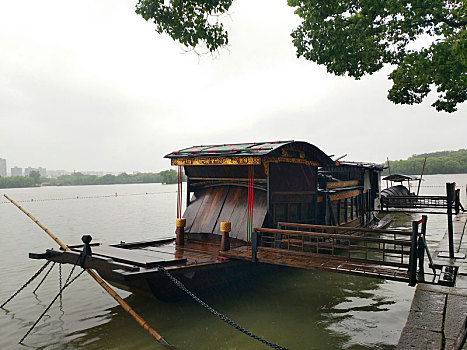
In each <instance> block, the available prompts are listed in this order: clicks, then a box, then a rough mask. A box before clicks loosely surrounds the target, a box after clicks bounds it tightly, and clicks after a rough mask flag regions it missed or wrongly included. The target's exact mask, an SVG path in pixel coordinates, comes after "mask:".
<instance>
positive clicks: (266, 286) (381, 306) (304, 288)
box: [69, 268, 410, 349]
mask: <svg viewBox="0 0 467 350" xmlns="http://www.w3.org/2000/svg"><path fill="white" fill-rule="evenodd" d="M385 284H386V282H384V281H382V280H376V279H371V278H361V277H357V276H348V275H343V274H335V273H328V272H312V271H298V270H294V269H289V268H279V269H275V270H273V271H272V272H271V274H270V276H261V277H257V278H255V279H251V280H248V281H243V282H242V283H240V284H230V285H227V286H223V287H218V288H216V289H211V290H208V291H204V292H202V293H200V294H199V295H200V297H201V298H202V299H203V300H204V301H206V302H207V303H208V304H209V305H211V306H213V307H214V308H215V309H217V310H218V311H220V312H223V313H225V314H226V315H227V316H229V317H231V318H232V319H233V320H235V321H236V322H237V323H239V324H240V325H242V326H243V327H245V328H247V329H248V330H250V331H252V332H253V333H255V334H257V335H259V336H261V337H264V338H266V339H268V340H270V341H272V342H275V343H278V344H280V345H282V346H286V347H289V348H291V349H342V348H349V349H366V348H372V349H375V348H376V349H391V348H393V344H395V343H396V342H397V338H398V334H399V332H400V330H399V332H396V333H395V334H391V332H390V331H388V330H387V329H390V328H394V319H393V317H388V318H387V320H384V319H381V317H374V316H373V314H375V313H380V312H382V311H384V312H385V313H388V312H390V310H391V308H393V307H394V305H395V304H397V303H400V300H399V299H400V295H399V296H397V297H395V298H393V296H394V295H393V296H391V295H388V294H387V293H386V294H383V295H382V293H381V292H382V290H384V285H385ZM391 287H393V286H391ZM401 287H402V289H406V287H405V286H403V285H401ZM409 294H410V293H409ZM407 297H408V299H409V300H410V296H407ZM127 301H128V302H129V304H130V305H132V307H133V308H134V309H135V310H136V311H137V312H140V313H141V314H142V316H143V317H144V318H145V319H146V320H147V321H148V322H149V323H150V324H151V325H152V326H153V327H154V328H155V329H156V330H158V331H159V332H160V333H161V334H162V335H163V336H164V337H165V338H166V339H167V340H169V341H171V342H173V343H174V344H175V345H176V346H177V347H178V348H180V349H262V348H265V349H266V348H267V347H266V346H264V345H262V344H261V343H259V342H257V341H256V340H253V339H251V338H249V337H247V336H245V335H243V334H241V333H239V332H238V331H236V330H234V329H233V328H231V327H229V326H227V325H226V324H224V323H223V322H221V321H220V320H219V319H218V318H216V317H215V316H213V315H212V314H210V313H209V312H208V311H207V310H205V309H203V307H202V306H200V305H198V304H196V303H195V302H194V301H193V300H192V299H190V298H189V297H186V298H182V299H179V300H176V301H170V302H161V301H157V300H149V299H147V298H144V297H138V296H134V295H132V296H130V297H128V298H127ZM389 306H390V307H391V308H389ZM406 316H407V315H406V314H405V316H402V318H401V320H402V325H403V323H405V318H406ZM107 317H108V320H107V321H109V322H106V323H104V324H101V325H99V326H96V327H92V328H89V329H86V330H84V331H78V332H73V333H71V334H70V335H69V337H70V338H73V339H72V340H71V341H70V346H75V347H78V348H81V347H84V346H86V348H90V349H103V348H112V349H120V348H122V349H145V348H148V349H149V348H150V347H151V348H152V347H153V346H154V341H153V340H152V339H151V337H150V336H149V335H147V334H146V333H145V331H144V330H142V329H140V327H139V326H138V325H137V324H136V323H135V322H134V321H133V320H132V319H131V318H130V317H129V316H128V315H127V314H126V313H125V312H124V311H123V310H122V309H121V308H120V307H113V308H111V309H110V310H109V313H108V314H107ZM386 322H387V323H386ZM116 330H118V331H116ZM354 332H358V334H354ZM372 332H377V333H379V335H375V336H373V337H372V336H371V334H367V333H372ZM381 332H386V333H387V334H384V335H383V337H384V338H385V339H384V342H381V344H380V343H379V339H381V336H382V334H381ZM391 337H392V339H390V338H391Z"/></svg>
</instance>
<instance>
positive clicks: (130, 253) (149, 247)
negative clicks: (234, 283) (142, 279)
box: [92, 235, 243, 269]
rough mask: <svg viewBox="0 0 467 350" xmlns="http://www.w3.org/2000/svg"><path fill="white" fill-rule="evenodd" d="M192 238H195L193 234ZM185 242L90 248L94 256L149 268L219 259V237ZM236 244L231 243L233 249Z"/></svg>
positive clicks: (238, 243)
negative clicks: (180, 244)
mask: <svg viewBox="0 0 467 350" xmlns="http://www.w3.org/2000/svg"><path fill="white" fill-rule="evenodd" d="M193 236H194V235H193ZM193 236H192V237H190V238H187V239H185V245H183V246H177V245H176V244H175V241H169V242H165V243H153V244H150V243H144V242H142V243H141V244H140V245H134V246H132V247H119V246H111V245H98V246H93V247H92V253H93V255H95V256H101V257H106V258H111V259H113V260H114V261H117V262H121V263H125V264H130V265H135V266H139V267H142V268H145V269H150V268H153V267H156V266H158V265H164V266H171V265H183V266H187V265H194V264H205V263H212V262H215V261H216V260H217V259H218V256H219V247H220V236H219V235H199V237H193ZM240 244H243V243H240V242H239V241H236V240H232V242H231V245H232V247H233V248H236V247H238V246H239V245H240Z"/></svg>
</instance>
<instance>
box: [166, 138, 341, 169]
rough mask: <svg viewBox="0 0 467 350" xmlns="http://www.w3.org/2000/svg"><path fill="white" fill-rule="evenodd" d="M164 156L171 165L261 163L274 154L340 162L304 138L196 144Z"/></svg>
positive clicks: (287, 158) (326, 163) (312, 162)
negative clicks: (297, 139) (299, 139)
mask: <svg viewBox="0 0 467 350" xmlns="http://www.w3.org/2000/svg"><path fill="white" fill-rule="evenodd" d="M165 158H169V159H171V162H172V165H260V164H262V163H265V162H268V160H270V159H271V158H274V159H275V160H276V161H277V160H279V161H284V162H288V161H292V162H297V163H303V164H308V165H313V166H329V165H338V162H334V161H333V160H332V159H331V158H330V157H329V156H328V155H327V154H326V153H324V152H323V151H321V150H320V149H319V148H318V147H316V146H314V145H312V144H310V143H308V142H302V141H272V142H271V141H269V142H251V143H237V144H222V145H202V146H193V147H188V148H184V149H181V150H179V151H174V152H172V153H169V154H167V155H166V156H165ZM294 160H295V161H294Z"/></svg>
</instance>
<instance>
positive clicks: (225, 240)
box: [221, 221, 232, 252]
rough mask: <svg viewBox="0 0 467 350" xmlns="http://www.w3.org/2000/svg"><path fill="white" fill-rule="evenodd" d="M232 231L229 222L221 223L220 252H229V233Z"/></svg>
mask: <svg viewBox="0 0 467 350" xmlns="http://www.w3.org/2000/svg"><path fill="white" fill-rule="evenodd" d="M231 229H232V224H231V223H230V222H228V221H227V222H221V232H222V238H221V250H222V251H223V252H225V251H227V250H230V236H229V232H230V231H231Z"/></svg>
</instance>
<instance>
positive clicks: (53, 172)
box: [47, 170, 66, 178]
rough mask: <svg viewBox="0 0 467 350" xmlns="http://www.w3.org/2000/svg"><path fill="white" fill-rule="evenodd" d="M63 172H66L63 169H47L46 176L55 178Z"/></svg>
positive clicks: (63, 173)
mask: <svg viewBox="0 0 467 350" xmlns="http://www.w3.org/2000/svg"><path fill="white" fill-rule="evenodd" d="M65 174H66V171H65V170H47V177H50V178H57V177H59V176H62V175H65Z"/></svg>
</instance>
